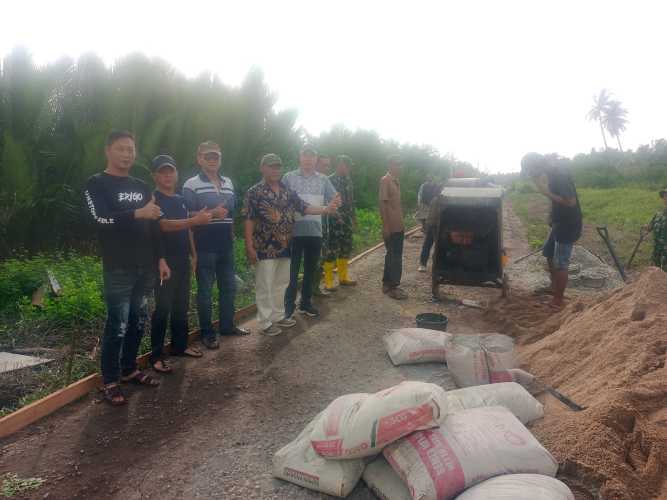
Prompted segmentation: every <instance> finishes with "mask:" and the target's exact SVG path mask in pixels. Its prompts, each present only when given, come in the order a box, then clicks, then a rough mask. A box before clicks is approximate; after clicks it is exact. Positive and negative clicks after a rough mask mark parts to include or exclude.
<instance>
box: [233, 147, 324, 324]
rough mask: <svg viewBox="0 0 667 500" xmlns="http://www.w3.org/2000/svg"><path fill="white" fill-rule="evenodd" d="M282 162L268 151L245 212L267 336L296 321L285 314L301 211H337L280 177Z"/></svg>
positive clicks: (260, 318) (259, 319) (259, 318)
mask: <svg viewBox="0 0 667 500" xmlns="http://www.w3.org/2000/svg"><path fill="white" fill-rule="evenodd" d="M282 166H283V162H282V160H281V159H280V157H279V156H278V155H276V154H273V153H270V154H267V155H264V157H263V158H262V160H261V162H260V165H259V168H260V171H261V172H262V180H261V181H260V182H259V183H257V184H255V185H254V186H253V187H251V188H250V189H249V190H248V192H247V193H246V196H245V200H244V203H243V210H242V214H243V217H244V219H245V223H244V233H245V245H246V253H247V256H248V262H250V263H251V264H254V265H256V268H255V269H256V271H255V273H256V274H255V293H256V299H255V302H256V304H257V322H258V323H259V327H260V329H261V332H262V333H263V334H264V335H268V336H274V335H279V334H280V333H281V332H282V330H281V328H290V327H292V326H294V325H295V324H296V321H295V320H294V319H292V318H291V317H290V316H291V314H286V313H285V303H284V300H285V289H286V288H287V285H288V283H289V280H290V242H291V240H292V234H293V230H294V225H295V221H296V219H297V217H298V216H299V215H321V214H324V213H332V212H334V211H335V210H336V207H337V202H336V199H335V198H334V199H332V200H331V201H330V202H329V204H328V206H326V207H322V206H311V205H309V204H308V203H306V202H304V201H303V199H301V197H299V195H298V194H297V193H296V192H294V191H293V190H291V189H289V188H288V187H287V186H286V185H285V184H284V183H283V182H281V180H280V178H281V176H282Z"/></svg>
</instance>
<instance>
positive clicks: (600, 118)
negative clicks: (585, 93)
mask: <svg viewBox="0 0 667 500" xmlns="http://www.w3.org/2000/svg"><path fill="white" fill-rule="evenodd" d="M610 100H611V93H610V92H608V91H607V89H602V90H601V91H600V93H599V94H598V95H596V96H593V106H592V107H591V109H590V110H589V111H588V114H587V115H586V117H587V118H588V120H589V121H592V122H598V123H599V124H600V133H601V134H602V142H603V143H604V150H605V151H606V150H607V149H609V146H607V137H606V136H605V134H604V123H603V122H604V116H605V113H606V110H607V107H608V106H609V101H610Z"/></svg>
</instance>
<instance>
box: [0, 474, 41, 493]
mask: <svg viewBox="0 0 667 500" xmlns="http://www.w3.org/2000/svg"><path fill="white" fill-rule="evenodd" d="M42 483H44V479H42V478H39V477H31V478H26V479H21V478H20V477H18V476H17V475H16V474H14V473H13V472H8V473H7V474H5V475H4V476H3V477H2V487H0V494H2V496H5V497H14V496H16V495H18V494H21V493H25V492H27V491H32V490H36V489H37V488H39V487H40V486H41V485H42Z"/></svg>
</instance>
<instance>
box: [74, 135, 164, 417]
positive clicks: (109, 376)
mask: <svg viewBox="0 0 667 500" xmlns="http://www.w3.org/2000/svg"><path fill="white" fill-rule="evenodd" d="M105 153H106V159H107V165H106V169H105V170H104V172H101V173H99V174H95V175H93V176H92V177H90V178H89V179H88V182H87V183H86V188H85V192H84V196H85V203H86V206H87V209H88V214H89V216H90V218H91V219H92V221H93V222H94V224H95V226H96V228H97V232H98V238H99V243H100V249H101V253H102V269H103V273H104V300H105V303H106V308H107V320H106V324H105V327H104V335H103V336H102V350H101V354H100V357H101V372H102V381H103V383H104V389H103V394H104V399H105V401H107V402H109V403H110V404H112V405H114V406H116V405H122V404H124V403H125V402H126V400H125V397H124V396H123V393H122V392H121V390H120V388H119V383H120V382H121V381H123V382H130V383H134V384H140V385H146V386H156V385H158V382H157V380H155V379H153V378H152V377H151V376H150V375H148V374H146V373H144V372H142V371H141V370H139V369H138V368H137V363H136V357H137V352H138V350H139V345H140V343H141V337H142V336H143V333H144V329H145V326H146V323H147V319H148V305H147V300H146V297H147V296H148V295H149V294H150V292H151V291H152V288H153V283H154V280H155V274H156V272H159V279H160V280H162V281H163V282H164V281H166V280H168V279H169V276H170V270H169V266H167V263H166V260H165V259H164V252H163V248H162V242H161V239H160V230H159V228H158V225H157V222H156V220H157V219H158V218H159V216H160V208H159V207H158V206H157V205H156V204H155V200H154V198H153V195H152V193H151V191H150V189H149V187H148V185H147V184H146V183H145V182H143V181H141V180H139V179H136V178H134V177H132V176H130V169H131V168H132V165H133V164H134V160H135V158H136V149H135V143H134V136H133V135H132V134H131V133H130V132H126V131H117V132H112V133H111V134H109V137H108V138H107V142H106V149H105Z"/></svg>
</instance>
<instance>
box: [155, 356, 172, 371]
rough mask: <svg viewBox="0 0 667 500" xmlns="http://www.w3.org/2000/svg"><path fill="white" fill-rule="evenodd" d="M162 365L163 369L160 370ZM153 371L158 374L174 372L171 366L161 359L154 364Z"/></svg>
mask: <svg viewBox="0 0 667 500" xmlns="http://www.w3.org/2000/svg"><path fill="white" fill-rule="evenodd" d="M160 365H162V368H159V366H160ZM153 370H155V371H156V372H158V373H171V372H172V371H173V370H172V369H171V366H169V365H168V364H167V363H166V362H165V361H164V360H162V359H159V360H157V361H156V362H155V363H153Z"/></svg>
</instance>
